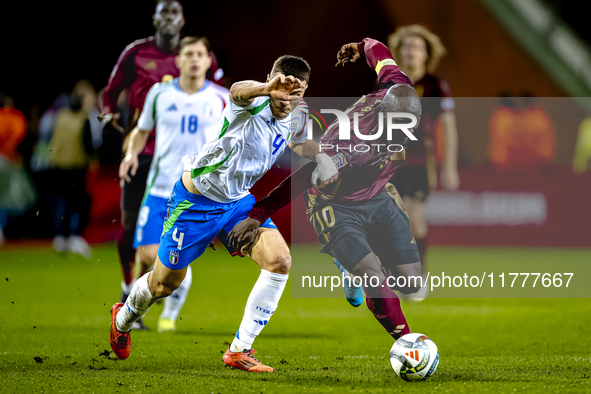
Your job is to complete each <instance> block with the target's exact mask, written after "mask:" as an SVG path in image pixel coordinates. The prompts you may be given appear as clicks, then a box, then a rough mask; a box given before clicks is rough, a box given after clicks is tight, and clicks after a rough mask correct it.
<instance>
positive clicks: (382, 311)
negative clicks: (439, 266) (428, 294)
mask: <svg viewBox="0 0 591 394" xmlns="http://www.w3.org/2000/svg"><path fill="white" fill-rule="evenodd" d="M387 271H389V272H387V274H388V275H390V276H396V277H397V276H404V277H405V278H406V279H407V280H406V282H405V283H409V280H408V279H409V278H410V276H414V275H418V276H420V275H421V272H422V269H421V263H420V262H417V263H413V264H404V265H400V266H396V267H395V269H391V270H387ZM352 273H353V274H354V275H356V276H361V277H363V276H364V275H367V277H368V278H371V277H377V278H378V281H377V282H378V283H379V285H378V286H377V287H374V286H365V284H364V287H363V290H364V292H365V299H366V303H367V307H368V308H369V310H370V311H371V312H372V313H373V315H374V316H375V318H376V319H377V321H378V322H379V323H380V324H381V325H382V326H383V327H384V328H385V329H386V331H387V332H388V334H390V335H391V336H392V337H393V338H394V339H398V338H400V337H401V336H402V335H405V334H408V333H410V332H411V331H410V328H409V327H408V323H407V322H406V318H405V317H404V313H402V308H401V306H400V300H399V299H398V297H397V296H396V293H394V291H393V290H392V289H391V288H390V287H389V286H388V282H387V280H386V274H385V273H384V272H383V271H382V266H381V265H380V262H379V261H378V259H377V257H376V255H375V254H373V253H370V254H368V255H367V256H365V257H364V258H363V259H362V260H361V261H360V262H359V263H358V264H357V265H356V266H355V268H354V269H353V270H352ZM368 280H369V279H368ZM395 289H396V290H399V291H403V292H414V291H416V290H417V288H416V287H413V286H406V287H404V288H395Z"/></svg>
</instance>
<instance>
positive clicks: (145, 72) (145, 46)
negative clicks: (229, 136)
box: [102, 0, 223, 302]
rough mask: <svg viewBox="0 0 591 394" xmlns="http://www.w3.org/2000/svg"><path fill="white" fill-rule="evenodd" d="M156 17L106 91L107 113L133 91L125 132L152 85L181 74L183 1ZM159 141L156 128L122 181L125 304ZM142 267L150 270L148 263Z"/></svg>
mask: <svg viewBox="0 0 591 394" xmlns="http://www.w3.org/2000/svg"><path fill="white" fill-rule="evenodd" d="M152 19H153V24H154V27H155V28H156V33H155V34H154V36H151V37H148V38H143V39H140V40H136V41H134V42H133V43H131V44H130V45H128V46H127V47H126V48H125V49H124V50H123V52H122V53H121V55H120V56H119V59H118V60H117V64H116V65H115V67H114V68H113V71H112V72H111V76H110V77H109V82H108V85H107V87H106V88H105V91H104V95H103V103H102V109H103V113H106V114H110V113H112V112H113V111H115V110H116V108H117V98H118V97H119V94H120V93H121V92H122V91H123V90H124V89H127V90H129V107H130V108H129V114H130V116H129V119H128V124H127V126H126V128H125V130H120V131H121V132H124V133H125V134H127V133H129V132H130V131H131V130H132V129H133V127H134V126H135V125H136V123H137V120H138V118H139V115H140V112H141V110H142V108H143V105H144V101H145V99H146V95H147V94H148V91H149V90H150V88H151V87H152V86H153V85H154V84H155V83H158V82H166V81H169V80H172V79H173V78H177V77H178V76H179V70H178V68H177V66H176V64H175V57H176V55H177V54H178V45H179V42H180V35H181V29H182V28H183V26H184V25H185V18H184V16H183V7H182V5H181V3H180V1H178V0H158V1H157V2H156V10H155V13H154V16H153V18H152ZM211 57H212V66H211V68H210V70H209V72H208V79H210V80H213V81H214V82H215V81H218V82H219V79H221V78H222V77H223V72H221V69H218V67H217V60H216V59H215V56H214V55H213V53H211ZM216 77H217V79H216ZM118 118H119V116H118V114H114V115H113V118H112V120H111V124H112V125H113V127H115V128H118V129H120V127H119V126H117V123H116V121H117V119H118ZM154 143H155V134H154V132H153V131H152V133H151V134H150V136H149V138H148V141H147V143H146V146H145V148H144V149H143V150H142V152H141V153H140V155H139V157H138V161H139V166H138V168H137V170H136V171H135V172H133V173H131V174H130V175H131V181H130V182H128V183H126V182H124V181H122V183H121V184H122V191H121V230H120V233H119V237H118V240H117V241H118V242H117V246H118V250H119V258H120V260H119V261H120V262H121V267H122V270H123V279H124V281H123V283H122V288H123V291H122V296H121V298H122V302H124V301H125V299H126V298H127V295H128V294H129V291H130V290H131V288H132V286H133V280H134V263H135V250H134V248H133V239H134V232H135V226H136V222H137V218H138V213H139V209H140V206H141V203H142V198H143V195H144V192H145V189H146V180H147V177H148V172H149V170H150V164H151V162H152V156H153V154H154ZM124 148H125V147H124ZM143 269H144V270H145V269H146V267H143Z"/></svg>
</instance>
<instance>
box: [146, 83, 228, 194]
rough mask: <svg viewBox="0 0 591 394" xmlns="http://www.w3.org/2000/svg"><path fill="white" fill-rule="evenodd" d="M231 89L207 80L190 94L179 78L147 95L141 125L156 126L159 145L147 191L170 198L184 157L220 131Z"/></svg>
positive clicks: (198, 150)
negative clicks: (183, 87) (186, 91)
mask: <svg viewBox="0 0 591 394" xmlns="http://www.w3.org/2000/svg"><path fill="white" fill-rule="evenodd" d="M229 95H230V92H229V90H228V89H226V88H223V87H221V86H219V85H216V84H215V83H213V82H210V81H208V80H206V81H205V85H203V87H202V88H201V90H199V91H198V92H196V93H194V94H187V93H185V92H183V90H182V89H181V88H180V86H179V81H178V79H174V80H172V81H170V82H164V83H157V84H155V85H154V86H153V87H152V88H151V89H150V91H149V92H148V95H147V97H146V101H145V104H144V109H143V111H142V114H141V116H140V118H139V120H138V128H140V129H141V130H152V129H153V128H154V127H156V147H155V153H154V158H153V159H152V165H151V167H150V172H149V174H148V181H147V184H146V195H147V194H148V193H149V194H151V195H153V196H156V197H161V198H169V197H170V193H171V192H172V188H173V186H174V184H175V182H176V181H178V180H179V178H180V177H181V175H183V164H182V162H181V158H182V157H183V156H184V155H187V154H194V153H195V152H200V151H201V148H202V147H203V146H204V145H205V144H206V143H208V142H210V141H213V140H215V139H216V138H217V137H218V134H219V128H218V124H219V121H220V118H221V116H222V113H223V111H224V107H225V106H226V104H227V103H228V102H229Z"/></svg>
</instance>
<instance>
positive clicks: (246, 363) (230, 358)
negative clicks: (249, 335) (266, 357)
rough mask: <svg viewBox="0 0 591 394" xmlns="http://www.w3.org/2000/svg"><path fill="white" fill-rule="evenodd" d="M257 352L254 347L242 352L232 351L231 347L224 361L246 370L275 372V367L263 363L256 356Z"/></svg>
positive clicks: (233, 366)
mask: <svg viewBox="0 0 591 394" xmlns="http://www.w3.org/2000/svg"><path fill="white" fill-rule="evenodd" d="M255 353H256V352H255V351H254V350H253V349H250V350H244V351H242V352H238V353H236V352H231V351H230V347H229V346H228V350H226V353H225V354H224V357H222V360H223V361H224V363H225V364H226V365H228V366H230V367H232V368H236V369H241V370H243V371H246V372H275V369H274V368H272V367H269V366H268V365H265V364H263V363H261V362H260V361H259V360H257V359H256V358H255V357H254V354H255Z"/></svg>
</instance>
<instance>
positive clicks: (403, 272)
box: [229, 38, 422, 339]
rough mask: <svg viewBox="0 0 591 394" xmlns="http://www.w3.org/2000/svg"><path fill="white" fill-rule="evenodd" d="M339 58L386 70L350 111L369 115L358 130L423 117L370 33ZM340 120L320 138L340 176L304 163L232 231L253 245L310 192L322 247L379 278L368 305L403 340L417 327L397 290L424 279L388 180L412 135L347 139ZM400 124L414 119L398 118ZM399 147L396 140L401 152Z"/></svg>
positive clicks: (369, 288)
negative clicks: (399, 280) (386, 117)
mask: <svg viewBox="0 0 591 394" xmlns="http://www.w3.org/2000/svg"><path fill="white" fill-rule="evenodd" d="M337 60H338V61H337V66H338V65H343V66H344V65H346V64H353V63H359V62H361V61H364V60H365V61H366V62H367V64H368V65H369V66H370V67H371V68H372V69H374V70H375V71H376V73H377V74H378V84H379V89H378V91H377V92H375V93H372V94H369V95H366V96H363V97H361V98H360V99H359V100H358V101H357V102H356V103H355V104H354V105H353V106H351V107H350V108H349V109H348V110H347V111H346V114H347V116H348V120H349V122H350V129H353V128H354V122H355V119H356V116H355V115H356V114H361V115H360V116H359V118H358V119H359V122H358V123H359V124H358V130H359V132H360V133H361V134H363V135H366V136H369V135H372V134H374V135H375V134H376V131H375V129H376V124H377V122H378V119H377V117H378V116H382V114H383V113H387V112H405V113H409V114H412V115H413V116H415V118H416V121H417V122H418V121H419V120H420V118H421V103H420V100H419V97H418V95H417V93H416V92H415V90H414V89H413V88H412V83H411V80H410V79H409V78H408V77H407V76H406V75H405V74H404V73H402V72H401V71H400V69H399V68H398V66H397V65H396V62H395V61H394V59H393V58H392V55H391V53H390V51H389V50H388V48H386V46H385V45H384V44H382V43H381V42H379V41H376V40H373V39H371V38H366V39H364V40H363V41H362V42H360V43H350V44H346V45H343V47H342V48H341V50H340V51H339V52H338V54H337ZM339 123H340V121H339V120H337V121H335V122H334V123H332V124H331V125H330V126H329V127H328V130H327V131H326V132H325V133H324V134H323V135H322V137H321V139H320V146H322V150H323V152H326V154H327V155H328V156H329V157H330V158H331V159H332V160H333V162H334V164H335V165H336V167H337V168H338V171H339V179H338V181H337V182H335V183H334V184H331V185H327V186H324V187H323V186H322V185H321V186H320V187H317V186H316V180H315V171H316V170H315V169H314V165H313V164H312V163H308V164H306V165H304V166H302V167H301V168H299V169H298V170H296V171H295V172H294V173H293V174H291V175H290V176H289V177H288V178H287V179H285V180H284V181H283V182H281V184H280V185H279V186H278V187H277V188H275V190H273V191H272V192H271V193H270V194H269V195H268V196H267V197H265V198H264V199H262V200H261V201H259V202H258V203H256V204H255V205H254V207H253V209H252V210H251V212H250V213H249V215H248V216H249V217H248V218H246V219H245V220H243V221H241V222H240V223H238V224H237V225H236V226H235V227H234V228H233V229H232V232H231V233H230V235H229V243H230V247H233V248H242V247H245V248H248V247H249V245H250V244H251V243H252V242H253V241H254V240H256V238H257V236H258V228H259V226H260V224H261V223H264V222H265V221H266V220H267V219H268V218H269V217H270V216H271V215H272V214H273V213H275V212H277V211H278V210H279V209H281V208H282V207H284V206H285V205H287V204H288V203H289V202H290V201H291V200H292V199H294V198H295V197H296V196H298V195H299V194H301V193H302V192H304V191H306V194H305V197H306V205H307V211H306V213H307V214H308V217H309V219H310V223H311V224H312V226H313V227H314V230H315V231H316V233H317V234H318V240H319V241H320V243H321V244H322V249H321V251H322V252H323V253H327V254H329V255H330V256H332V257H333V258H335V259H336V260H338V261H339V262H340V263H341V265H342V266H343V267H344V269H346V270H347V271H348V272H351V273H353V274H354V275H356V276H361V277H364V275H367V277H376V278H378V281H379V282H378V283H379V284H378V285H377V286H376V285H367V284H364V285H363V291H364V292H365V296H366V303H367V307H368V308H369V310H370V311H371V312H372V313H373V315H374V316H375V318H376V319H377V320H378V322H379V323H380V324H381V325H382V326H383V327H384V328H385V329H386V331H387V332H388V334H390V335H391V336H392V337H393V338H394V339H398V338H399V337H400V336H402V335H405V334H408V333H410V332H411V331H410V328H409V327H408V323H407V322H406V318H405V317H404V314H403V313H402V309H401V306H400V300H399V299H398V297H397V296H396V293H394V292H393V291H392V289H394V290H398V291H400V292H402V293H404V294H408V293H414V292H416V291H418V289H419V287H420V286H421V284H422V283H420V275H422V265H421V262H420V257H419V253H418V250H417V245H416V242H415V240H414V238H413V235H412V233H411V230H410V225H409V219H408V214H407V212H406V209H405V207H404V203H403V202H402V200H401V198H400V196H399V195H398V193H397V192H396V188H395V187H394V186H393V185H392V184H390V183H388V181H389V180H390V179H391V178H392V176H394V174H395V173H396V170H397V169H399V168H400V166H401V165H402V164H403V163H404V158H405V152H404V150H401V149H399V148H401V145H404V144H405V143H406V140H407V138H408V134H406V133H404V134H403V132H402V131H401V130H397V129H395V130H394V132H393V133H392V134H393V138H392V140H388V139H387V138H386V137H387V136H385V135H386V134H387V133H386V132H383V133H382V137H379V138H378V139H374V140H372V141H371V142H372V144H371V145H370V142H368V141H366V140H364V139H361V138H359V137H358V136H356V135H351V137H350V138H349V139H340V125H339ZM395 123H398V124H401V123H408V120H407V119H406V118H404V119H403V120H402V119H401V120H400V121H398V119H395ZM384 124H386V121H384ZM415 128H416V123H415V124H414V125H411V124H409V125H408V128H407V129H406V131H407V132H409V133H411V132H412V131H414V129H415ZM366 143H367V144H366ZM391 144H395V148H394V149H393V151H392V150H391V149H390V145H391ZM358 145H366V146H368V147H369V149H366V148H365V147H362V148H357V146H358ZM386 146H388V148H386ZM310 177H312V178H310ZM310 180H311V181H312V183H310ZM310 186H312V187H310ZM378 257H379V259H380V260H379V261H378ZM386 275H388V276H390V277H404V278H405V282H404V283H405V284H407V285H406V286H402V287H400V286H398V285H394V286H393V285H392V284H390V283H389V282H387V279H386ZM412 277H415V280H414V281H413V280H411V278H412ZM417 277H418V279H419V280H418V281H417V280H416V278H417ZM345 282H346V281H345ZM391 288H392V289H391Z"/></svg>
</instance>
